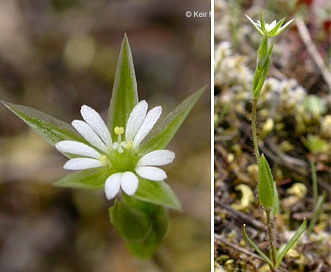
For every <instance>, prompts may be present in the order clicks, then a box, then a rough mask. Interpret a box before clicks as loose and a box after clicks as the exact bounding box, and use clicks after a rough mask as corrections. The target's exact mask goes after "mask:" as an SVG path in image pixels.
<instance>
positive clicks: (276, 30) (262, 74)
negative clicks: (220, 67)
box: [243, 13, 307, 272]
mask: <svg viewBox="0 0 331 272" xmlns="http://www.w3.org/2000/svg"><path fill="white" fill-rule="evenodd" d="M246 17H247V18H248V20H249V21H250V22H251V23H252V24H253V26H254V27H255V29H256V30H257V31H258V32H259V33H260V34H261V35H262V36H263V37H262V40H261V43H260V46H259V49H258V52H257V65H256V69H255V72H254V79H253V88H252V97H253V101H252V123H251V126H252V135H253V144H254V152H255V156H256V161H257V164H258V195H259V200H260V203H261V206H262V207H263V209H264V211H265V213H266V219H267V230H268V238H269V250H270V258H269V257H267V256H266V255H265V254H264V253H263V252H262V251H261V250H260V249H259V248H258V246H257V245H256V244H255V243H254V242H253V241H252V240H251V239H249V237H248V236H247V234H246V230H245V225H244V227H243V236H244V238H245V240H246V241H247V242H248V243H249V244H250V245H251V246H252V247H253V248H254V249H255V250H256V251H257V252H258V253H259V255H260V256H261V257H262V258H263V259H264V260H265V261H266V262H267V263H268V265H269V268H270V270H271V271H272V272H276V271H277V269H278V267H279V265H280V262H281V261H282V259H283V257H284V256H285V255H286V253H287V252H288V250H289V249H290V248H291V247H292V246H293V245H294V243H295V242H296V241H297V240H298V239H299V238H300V236H301V235H302V233H303V232H304V230H305V228H306V224H307V221H306V220H305V219H304V221H303V223H302V224H301V226H300V228H299V229H298V230H297V232H296V233H295V235H294V236H293V237H292V238H291V240H290V241H289V243H288V244H287V245H286V246H285V247H284V248H281V249H279V250H278V251H277V249H276V246H275V229H274V220H275V218H274V216H275V215H276V214H277V213H278V212H279V198H278V192H277V187H276V184H275V182H274V179H273V176H272V173H271V169H270V166H269V163H268V161H267V159H266V158H265V157H264V155H263V154H262V155H260V152H259V146H258V137H257V132H256V123H257V121H256V114H257V103H258V101H259V99H260V94H261V90H262V87H263V84H264V82H265V79H266V77H267V74H268V71H269V68H270V62H271V55H272V50H273V45H274V41H273V40H272V38H273V37H275V36H277V35H279V34H280V33H281V32H282V31H283V30H284V29H285V28H286V27H287V26H288V25H289V24H290V23H291V22H292V21H293V19H292V20H291V21H289V22H288V23H286V24H285V25H284V26H282V24H283V22H284V20H285V18H284V19H281V20H280V21H278V22H277V21H273V22H272V23H271V24H268V23H265V21H264V19H263V16H262V14H261V13H260V21H257V22H256V23H255V22H254V21H253V20H252V19H251V18H250V17H249V16H247V15H246Z"/></svg>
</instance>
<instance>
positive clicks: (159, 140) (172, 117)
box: [141, 87, 205, 153]
mask: <svg viewBox="0 0 331 272" xmlns="http://www.w3.org/2000/svg"><path fill="white" fill-rule="evenodd" d="M204 89H205V87H204V88H202V89H200V90H198V91H196V92H195V93H194V94H192V95H190V96H189V97H188V98H186V99H185V100H184V101H183V102H182V103H180V104H179V105H178V106H177V107H176V108H175V109H174V110H173V111H172V112H170V113H169V114H168V115H167V116H166V117H165V118H164V119H162V120H160V121H159V122H158V123H156V125H155V127H154V128H153V130H152V131H151V133H150V134H149V135H148V136H147V138H146V139H145V140H144V141H143V142H142V145H141V152H142V153H148V152H150V151H153V150H156V149H162V148H165V147H166V146H167V145H168V143H169V142H170V141H171V140H172V138H173V137H174V136H175V134H176V132H177V130H178V129H179V128H180V126H181V125H182V123H183V122H184V120H185V118H186V117H187V115H188V114H189V112H190V111H191V109H192V108H193V106H194V105H195V103H196V102H197V101H198V99H199V97H200V96H201V94H202V92H203V91H204Z"/></svg>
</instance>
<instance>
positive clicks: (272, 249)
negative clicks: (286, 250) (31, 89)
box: [266, 210, 276, 271]
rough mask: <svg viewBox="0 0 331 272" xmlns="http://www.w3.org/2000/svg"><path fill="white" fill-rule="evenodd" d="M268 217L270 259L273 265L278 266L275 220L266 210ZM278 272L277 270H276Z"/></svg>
mask: <svg viewBox="0 0 331 272" xmlns="http://www.w3.org/2000/svg"><path fill="white" fill-rule="evenodd" d="M266 215H267V228H268V237H269V243H270V259H271V261H272V262H273V264H274V265H275V264H276V248H275V235H274V228H273V219H272V212H271V210H266ZM275 271H276V270H275Z"/></svg>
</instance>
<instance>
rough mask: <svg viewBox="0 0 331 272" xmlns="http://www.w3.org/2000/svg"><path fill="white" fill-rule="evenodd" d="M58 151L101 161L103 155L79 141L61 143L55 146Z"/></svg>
mask: <svg viewBox="0 0 331 272" xmlns="http://www.w3.org/2000/svg"><path fill="white" fill-rule="evenodd" d="M55 147H56V149H57V150H58V151H60V152H63V153H69V154H74V155H80V156H84V157H91V158H95V159H99V158H100V156H101V154H99V152H97V151H96V150H95V149H93V148H92V147H90V146H88V145H87V144H84V143H81V142H77V141H61V142H58V143H57V144H56V145H55Z"/></svg>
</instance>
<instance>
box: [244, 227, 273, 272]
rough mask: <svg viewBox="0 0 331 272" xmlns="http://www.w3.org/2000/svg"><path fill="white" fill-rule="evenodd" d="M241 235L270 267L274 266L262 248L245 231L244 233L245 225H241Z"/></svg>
mask: <svg viewBox="0 0 331 272" xmlns="http://www.w3.org/2000/svg"><path fill="white" fill-rule="evenodd" d="M242 230H243V236H244V239H245V240H246V241H247V242H248V243H249V244H250V246H251V247H252V248H254V249H255V251H256V252H257V253H258V254H259V255H260V256H261V257H262V258H263V259H264V260H265V261H266V262H267V263H268V265H269V267H270V268H271V269H272V268H274V264H273V263H272V261H271V260H270V259H269V258H268V256H267V255H265V254H264V253H263V252H262V250H261V249H260V248H259V247H258V246H257V245H256V244H255V243H254V242H253V241H252V240H251V239H250V238H249V237H248V235H247V233H246V225H245V224H244V225H243V229H242Z"/></svg>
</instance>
